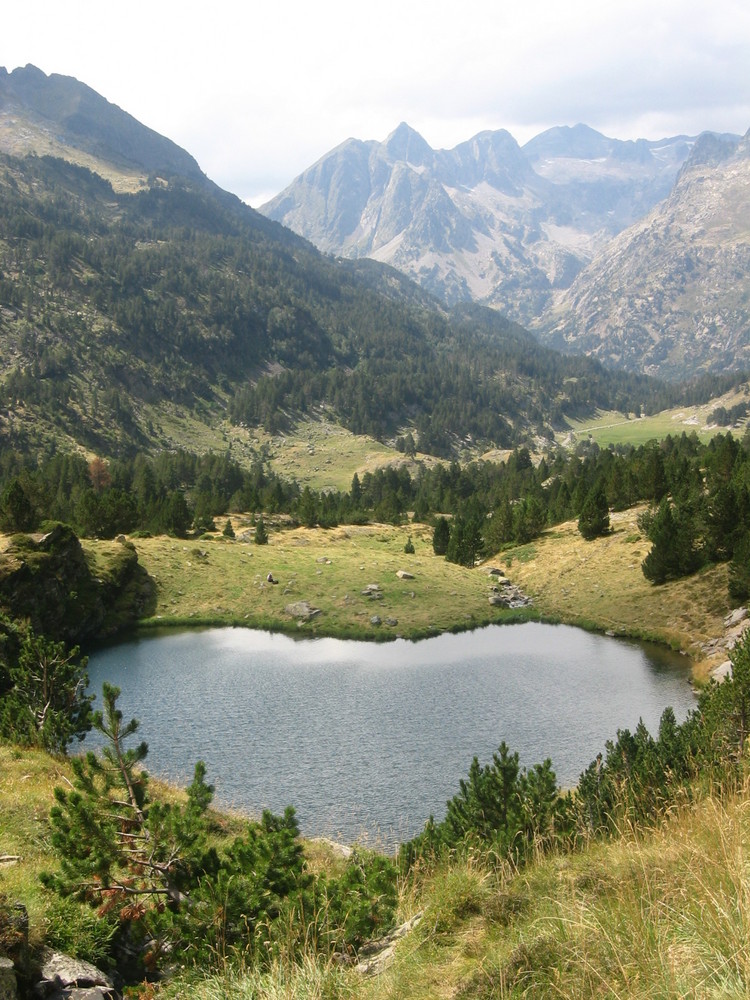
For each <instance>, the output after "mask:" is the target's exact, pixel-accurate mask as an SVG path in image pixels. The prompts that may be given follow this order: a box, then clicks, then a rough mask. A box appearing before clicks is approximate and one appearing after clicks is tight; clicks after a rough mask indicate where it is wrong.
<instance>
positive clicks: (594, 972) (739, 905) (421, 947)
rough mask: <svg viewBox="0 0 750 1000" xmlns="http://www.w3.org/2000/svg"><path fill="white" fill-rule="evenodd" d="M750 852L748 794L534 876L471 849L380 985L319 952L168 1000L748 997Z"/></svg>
mask: <svg viewBox="0 0 750 1000" xmlns="http://www.w3.org/2000/svg"><path fill="white" fill-rule="evenodd" d="M749 847H750V797H749V792H748V790H747V789H746V790H745V792H744V793H743V794H741V795H738V796H736V797H734V798H731V799H730V800H729V801H723V802H722V801H720V800H719V799H717V798H708V799H706V800H703V801H701V802H699V803H697V804H694V805H693V806H691V807H690V808H685V809H676V810H674V811H673V812H672V814H671V815H670V816H669V817H668V819H667V820H665V822H664V823H663V825H662V826H660V827H658V828H657V829H654V830H651V831H643V830H640V831H639V830H634V829H632V828H629V827H624V828H623V830H622V832H621V834H620V836H619V837H618V838H616V839H615V840H613V841H611V842H606V843H602V842H599V843H593V844H591V845H590V846H588V847H586V848H584V849H581V850H579V851H577V852H573V853H568V854H555V855H552V856H540V857H539V858H537V859H536V860H535V861H532V862H531V863H530V864H529V865H528V866H527V867H526V868H524V869H523V870H521V871H516V870H514V869H513V868H512V866H510V865H508V864H498V863H497V862H496V861H495V862H493V860H492V858H487V857H483V856H481V855H479V854H473V855H472V854H471V853H468V854H465V855H463V856H461V857H455V858H453V859H451V860H450V861H448V862H443V863H440V864H439V865H438V866H437V867H436V868H434V869H431V870H430V869H426V870H422V871H421V872H417V873H416V874H415V876H414V877H410V878H409V879H408V880H407V881H406V882H405V883H404V884H403V885H402V892H401V917H402V918H404V919H406V918H408V917H410V916H412V915H413V914H415V913H416V912H420V913H421V914H422V919H421V922H420V923H419V924H418V925H417V927H416V929H415V930H413V931H412V932H411V933H410V934H409V935H407V936H406V937H405V938H403V939H402V940H401V941H400V942H399V943H398V945H397V947H396V951H395V956H394V959H393V962H392V963H391V965H390V966H389V967H388V968H387V969H386V970H385V971H384V972H382V973H381V974H380V975H377V976H374V977H371V978H364V979H363V978H362V977H361V976H360V975H358V974H357V973H356V972H354V971H353V970H346V969H344V970H342V969H341V968H340V967H339V966H337V965H336V964H335V963H331V962H330V961H327V960H317V961H316V960H315V958H314V956H313V955H308V956H307V957H306V958H305V959H304V960H303V961H302V962H301V963H300V964H299V965H298V966H294V965H291V964H283V963H279V964H277V965H275V966H274V967H273V968H272V969H271V970H270V971H268V972H265V973H260V972H258V971H257V970H252V969H248V970H243V969H240V970H231V971H228V972H227V974H226V975H211V976H208V977H201V976H195V975H193V976H190V977H187V978H184V979H180V978H178V979H176V980H174V981H172V982H171V983H166V984H165V985H164V987H163V988H162V989H160V990H157V991H156V995H157V996H163V997H165V998H177V997H184V996H190V997H191V998H194V1000H219V998H221V1000H224V998H229V997H243V998H248V1000H280V998H297V997H300V998H302V997H311V998H320V1000H323V998H331V1000H339V998H344V997H346V998H348V1000H449V998H450V1000H500V998H508V1000H510V998H521V997H527V998H528V997H534V998H555V1000H559V998H576V1000H600V998H605V997H607V998H612V1000H615V998H623V1000H625V998H627V1000H678V998H680V1000H683V998H688V997H689V998H691V1000H692V998H695V1000H709V998H719V997H722V998H737V1000H739V998H744V997H746V996H747V995H748V993H749V992H750V929H749V926H748V921H747V913H748V909H749V908H750V888H749V887H748V880H747V864H746V858H747V852H748V848H749Z"/></svg>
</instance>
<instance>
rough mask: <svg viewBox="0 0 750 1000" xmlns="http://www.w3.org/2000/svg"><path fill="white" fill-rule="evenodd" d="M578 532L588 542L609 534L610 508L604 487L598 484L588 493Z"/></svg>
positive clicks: (579, 520)
mask: <svg viewBox="0 0 750 1000" xmlns="http://www.w3.org/2000/svg"><path fill="white" fill-rule="evenodd" d="M578 530H579V531H580V533H581V534H582V535H583V537H584V538H585V539H586V540H587V541H591V540H592V539H594V538H599V537H600V536H601V535H606V534H607V533H608V532H609V508H608V507H607V495H606V493H605V492H604V487H603V485H602V484H601V483H598V484H597V485H596V486H594V487H593V489H591V490H590V491H589V493H588V496H587V497H586V499H585V500H584V502H583V508H582V509H581V515H580V517H579V518H578Z"/></svg>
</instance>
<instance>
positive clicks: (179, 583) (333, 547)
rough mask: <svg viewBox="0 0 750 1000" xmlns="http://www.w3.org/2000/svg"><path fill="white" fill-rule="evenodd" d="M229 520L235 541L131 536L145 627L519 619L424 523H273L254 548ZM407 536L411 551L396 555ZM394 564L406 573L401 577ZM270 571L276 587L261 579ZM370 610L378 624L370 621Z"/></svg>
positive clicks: (369, 628) (243, 520) (341, 628)
mask: <svg viewBox="0 0 750 1000" xmlns="http://www.w3.org/2000/svg"><path fill="white" fill-rule="evenodd" d="M232 522H233V527H234V530H235V533H236V536H237V537H236V539H235V540H234V541H228V540H226V539H225V538H223V537H221V536H218V535H217V536H212V537H211V538H204V539H201V540H200V541H198V542H195V541H180V540H177V539H171V538H165V537H160V538H152V539H136V541H135V544H136V548H137V551H138V557H139V560H140V562H141V563H142V565H143V566H144V567H145V568H146V570H147V571H148V572H149V574H150V575H151V576H152V577H153V578H154V580H155V581H156V585H157V598H156V608H155V611H154V614H153V616H151V617H150V618H149V620H148V621H147V622H146V624H147V625H150V626H154V625H170V624H171V625H185V624H211V625H221V624H225V625H228V624H233V625H244V626H247V627H252V628H263V629H273V630H281V631H287V632H294V633H298V634H307V635H329V636H330V635H333V636H341V637H353V638H365V639H381V640H382V639H388V638H394V637H395V636H397V635H399V636H404V637H406V638H412V639H415V638H420V637H424V636H427V635H434V634H436V633H438V632H444V631H455V630H459V629H466V628H473V627H476V626H479V625H484V624H488V623H490V622H502V621H509V620H518V618H519V614H518V612H509V611H506V610H503V609H498V608H494V607H492V606H491V605H490V604H489V599H488V598H489V594H490V587H491V581H490V579H489V577H488V576H487V572H486V570H482V569H481V568H479V569H476V570H468V569H465V568H464V567H461V566H456V565H454V564H452V563H448V562H446V561H445V559H443V558H442V557H438V556H436V555H435V554H434V553H433V551H432V530H431V529H430V528H429V527H427V526H424V525H417V524H409V525H404V526H400V527H394V526H392V525H379V524H374V525H361V526H360V525H347V526H341V527H338V528H332V529H330V530H325V531H324V530H322V529H306V528H289V527H286V528H285V527H283V523H274V522H273V521H271V522H270V524H269V527H270V540H269V544H268V545H255V544H254V543H253V541H252V537H253V526H252V522H251V519H250V518H249V517H238V516H233V517H232ZM222 526H223V525H222ZM409 536H411V537H412V540H413V544H414V547H415V550H416V551H415V553H414V554H413V555H407V554H406V553H405V552H404V545H405V544H406V541H407V538H408V537H409ZM243 539H247V540H243ZM99 544H102V545H105V544H109V545H111V544H113V543H99ZM399 570H405V571H407V572H409V573H411V574H412V575H413V577H414V579H411V580H402V579H399V578H398V576H397V572H398V571H399ZM269 573H271V574H272V576H273V578H274V580H276V581H278V582H277V583H276V584H270V583H268V582H267V576H268V574H269ZM371 584H377V585H378V586H379V588H380V590H379V593H380V595H381V596H380V597H379V598H373V597H370V596H368V595H367V594H365V593H363V591H365V590H366V588H367V587H368V585H371ZM300 601H307V602H308V603H309V604H310V605H311V606H312V607H313V608H316V609H319V610H320V614H318V615H317V616H316V617H314V618H313V619H311V620H310V621H308V622H305V621H303V620H301V619H298V618H297V617H295V616H294V615H292V614H290V613H288V612H287V610H286V608H287V607H288V606H290V605H292V604H294V603H296V602H300ZM529 614H531V615H533V614H534V612H533V611H531V612H527V614H526V617H528V616H529ZM375 616H377V617H379V618H380V619H381V624H379V625H378V624H373V623H372V621H371V619H372V618H373V617H375ZM388 620H391V621H392V622H395V623H396V624H388Z"/></svg>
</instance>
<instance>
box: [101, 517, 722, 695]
mask: <svg viewBox="0 0 750 1000" xmlns="http://www.w3.org/2000/svg"><path fill="white" fill-rule="evenodd" d="M639 511H640V508H633V509H631V510H628V511H624V512H620V513H613V514H612V515H611V521H612V528H613V530H612V533H611V534H610V535H608V536H607V537H605V538H600V539H596V540H594V541H592V542H586V541H584V540H583V538H582V537H581V536H580V534H579V532H578V530H577V526H576V522H574V521H570V522H567V523H565V524H562V525H558V526H556V527H555V528H553V529H550V530H548V531H547V532H545V533H544V535H543V536H542V537H540V538H538V539H535V540H534V541H533V542H531V543H530V544H528V545H525V546H516V547H512V548H508V549H507V550H505V551H503V552H500V553H498V554H496V555H495V556H493V557H490V558H487V559H486V560H485V561H484V562H483V564H482V565H480V566H477V567H475V568H474V569H466V568H465V567H461V566H456V565H454V564H452V563H448V562H446V561H445V559H443V558H442V557H439V556H435V554H434V553H433V551H432V529H431V528H430V527H429V526H427V525H420V524H414V523H411V524H408V525H401V526H397V527H395V526H393V525H383V524H369V525H342V526H339V527H337V528H332V529H327V530H323V529H320V528H313V529H309V528H293V527H288V526H284V525H283V524H274V523H273V522H272V523H271V531H270V538H269V544H268V545H265V546H261V545H255V544H254V543H253V541H252V522H251V519H250V518H249V517H239V516H235V515H233V516H232V522H233V527H234V530H235V533H236V536H237V537H236V538H235V539H234V540H231V539H226V538H224V537H223V536H222V535H219V534H216V535H212V536H204V537H203V538H201V539H199V540H184V539H175V538H167V537H158V538H138V539H134V543H135V546H136V549H137V552H138V557H139V560H140V562H141V564H142V565H143V567H144V568H145V569H146V571H147V572H148V573H149V575H150V576H151V577H152V578H153V580H154V581H155V585H156V594H155V601H154V605H153V609H152V610H151V612H150V613H149V614H148V616H147V617H145V618H143V619H142V620H141V622H140V625H139V627H140V628H148V629H151V628H155V627H164V626H170V627H172V626H174V627H183V628H184V627H198V626H204V627H205V626H242V627H246V628H257V629H264V630H269V631H275V632H284V633H286V634H289V635H304V636H320V637H323V636H328V637H335V638H347V639H365V640H369V641H373V640H374V641H385V640H388V639H393V638H396V637H397V636H400V637H403V638H406V639H412V640H417V639H423V638H427V637H429V636H432V635H437V634H440V633H442V632H458V631H467V630H471V629H474V628H479V627H482V626H484V625H488V624H493V623H504V622H518V621H528V620H541V621H547V622H560V623H564V624H570V625H576V626H579V627H582V628H585V629H588V630H592V631H598V632H602V633H611V634H614V635H618V636H623V637H629V638H634V639H642V640H648V641H653V642H657V643H660V644H663V645H666V646H669V647H670V648H672V649H675V650H679V651H680V652H682V653H684V654H685V655H686V656H688V657H689V658H690V661H691V665H692V674H693V679H694V680H695V681H696V683H704V682H705V681H706V680H707V678H708V677H709V675H710V671H711V670H712V669H713V668H715V667H716V666H717V665H718V664H719V663H720V662H721V661H722V659H725V658H726V650H725V649H724V648H723V646H722V639H723V637H724V636H725V634H726V627H725V623H724V622H725V618H726V616H727V615H728V614H729V613H730V611H731V610H732V608H731V605H730V602H729V598H728V593H727V567H726V566H725V565H724V566H714V567H708V568H707V569H705V570H703V571H702V572H700V573H698V574H695V575H694V576H692V577H689V578H686V579H684V580H678V581H673V582H671V583H667V584H664V585H662V586H660V587H655V586H654V585H653V584H651V583H649V582H648V581H647V580H646V579H645V577H644V576H643V573H642V572H641V562H642V561H643V559H644V558H645V556H646V554H647V552H648V550H649V543H648V540H647V539H645V538H644V537H643V536H642V535H641V534H640V531H639V529H638V525H637V516H638V513H639ZM409 538H411V540H412V543H413V545H414V548H415V552H414V554H407V553H405V552H404V546H405V544H406V542H407V539H409ZM117 544H118V543H116V542H94V543H92V542H86V543H85V545H86V546H87V547H88V546H92V545H93V546H95V547H96V548H97V550H98V551H99V553H100V555H102V554H103V553H102V550H103V549H104V550H106V549H107V548H108V547H112V546H117ZM492 568H497V569H499V570H501V571H502V572H503V573H504V574H505V576H506V577H507V578H508V579H510V580H511V581H512V582H513V583H514V584H516V585H517V586H518V587H519V588H520V589H521V591H523V593H524V594H526V595H528V596H529V597H530V598H531V600H532V604H531V605H530V606H529V607H521V608H515V609H505V608H499V607H494V606H492V605H491V604H490V597H491V596H492V594H493V587H495V586H496V579H495V578H493V577H491V576H490V575H489V570H490V569H492ZM269 574H270V575H271V576H272V578H273V581H274V582H273V583H271V582H269V580H268V576H269ZM399 574H402V575H399ZM407 574H408V575H407ZM305 608H306V609H307V610H305ZM301 609H302V610H303V611H304V613H301ZM712 642H713V643H715V644H716V643H717V642H718V648H714V649H711V648H710V644H711V643H712Z"/></svg>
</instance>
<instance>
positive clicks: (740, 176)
mask: <svg viewBox="0 0 750 1000" xmlns="http://www.w3.org/2000/svg"><path fill="white" fill-rule="evenodd" d="M539 332H540V334H541V336H542V339H544V340H545V341H546V342H547V343H548V344H552V345H555V346H557V347H559V348H563V349H566V350H569V351H574V352H575V353H586V354H591V355H594V356H596V357H598V358H599V359H600V360H601V361H602V362H604V363H605V364H607V365H608V366H610V367H612V366H615V367H621V368H628V369H630V370H637V371H643V372H647V373H658V374H659V375H662V376H666V377H670V378H679V377H683V376H684V375H686V374H695V373H697V372H708V371H711V372H724V371H726V370H730V369H733V370H746V371H747V370H750V132H748V134H747V135H745V137H744V139H740V138H738V137H736V136H717V135H713V134H709V133H706V134H704V135H702V136H701V137H700V138H699V139H698V141H697V142H696V143H695V145H694V146H693V149H692V152H691V154H690V156H689V157H688V159H687V160H686V161H685V163H684V164H683V166H682V167H681V169H680V172H679V175H678V177H677V180H676V182H675V185H674V188H673V190H672V191H671V192H670V194H669V197H667V198H665V199H664V200H663V201H662V202H660V203H659V204H658V205H657V206H656V207H655V208H654V209H652V211H651V212H649V213H648V214H647V215H646V216H645V217H644V218H643V219H642V220H640V221H639V222H638V223H636V224H635V225H633V226H631V227H629V228H628V229H627V230H625V231H624V232H622V233H621V234H620V235H618V236H617V237H616V238H615V239H614V240H612V242H611V243H609V244H608V245H607V246H606V247H605V249H604V250H603V252H602V253H601V254H599V256H598V257H597V258H596V259H595V260H594V261H592V263H591V264H590V265H589V266H588V267H586V268H585V269H584V270H583V271H581V273H580V274H579V275H578V276H577V277H576V279H575V281H574V282H573V284H572V285H571V287H570V288H569V289H568V290H567V291H566V292H565V293H564V295H563V296H562V297H561V299H560V301H559V303H558V304H557V306H556V308H555V309H554V310H551V311H550V312H549V313H548V315H547V316H546V317H545V320H544V325H543V326H542V327H541V329H540V331H539Z"/></svg>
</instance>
